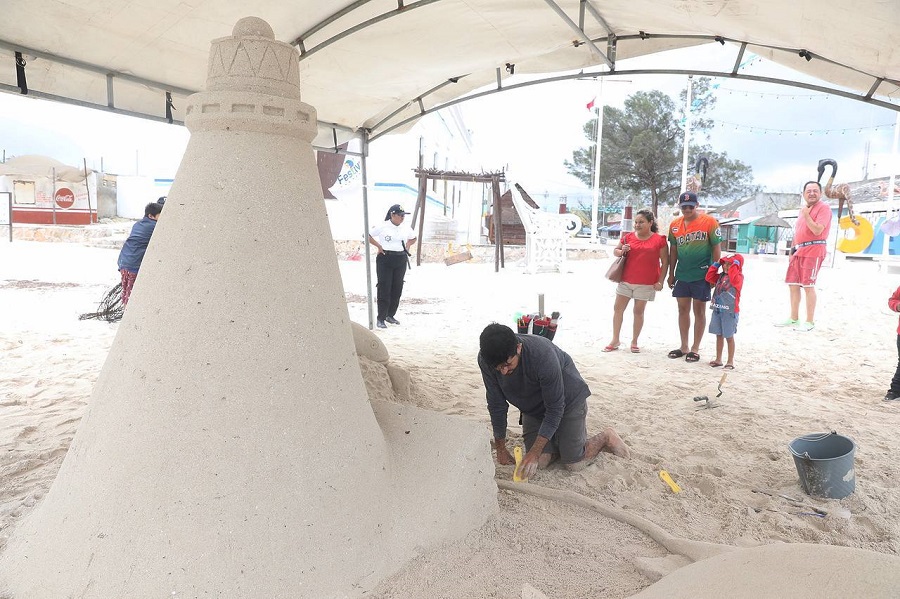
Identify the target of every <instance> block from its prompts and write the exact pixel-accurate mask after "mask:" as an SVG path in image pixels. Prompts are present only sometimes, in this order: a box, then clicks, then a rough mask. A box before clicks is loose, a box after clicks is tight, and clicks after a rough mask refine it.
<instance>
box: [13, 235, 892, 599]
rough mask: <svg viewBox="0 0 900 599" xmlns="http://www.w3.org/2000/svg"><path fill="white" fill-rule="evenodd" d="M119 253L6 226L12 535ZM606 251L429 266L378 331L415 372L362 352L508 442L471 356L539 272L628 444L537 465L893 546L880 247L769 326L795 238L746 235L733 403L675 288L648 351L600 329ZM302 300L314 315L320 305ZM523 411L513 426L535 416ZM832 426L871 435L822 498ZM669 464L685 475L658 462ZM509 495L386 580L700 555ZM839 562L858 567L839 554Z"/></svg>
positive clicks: (776, 530) (710, 525) (375, 382)
mask: <svg viewBox="0 0 900 599" xmlns="http://www.w3.org/2000/svg"><path fill="white" fill-rule="evenodd" d="M116 254H117V253H116V251H115V250H107V249H96V248H89V247H84V246H81V245H78V244H70V243H59V244H51V243H38V242H20V241H17V242H14V243H12V244H8V243H7V244H3V245H2V246H0V305H2V306H4V308H5V309H4V310H3V311H2V312H0V348H2V349H3V355H4V360H2V361H0V410H2V418H0V543H2V544H3V545H5V543H6V539H7V538H8V537H9V535H10V533H11V531H12V529H13V528H14V527H15V526H16V525H17V523H19V522H20V521H21V519H22V517H23V516H24V515H26V514H27V513H28V512H30V511H31V510H32V509H33V508H34V506H35V505H36V504H37V503H38V502H40V500H41V499H42V498H43V497H44V495H45V493H46V491H47V489H48V488H49V486H50V484H51V482H52V481H53V479H54V477H55V475H56V472H57V471H58V469H59V466H60V464H61V462H62V459H63V457H64V456H65V453H66V451H67V449H68V446H69V443H70V442H71V440H72V437H73V435H74V433H75V430H76V428H77V426H78V422H79V419H80V418H81V416H82V414H83V412H84V409H85V406H86V405H87V402H88V400H89V398H90V394H91V389H92V387H93V385H94V383H95V381H96V379H97V376H98V373H99V370H100V367H101V366H102V364H103V362H104V360H105V358H106V355H107V352H108V350H109V347H110V345H111V342H112V339H113V337H114V336H115V333H116V330H117V328H118V325H109V324H106V323H102V322H96V321H78V320H77V317H78V314H80V313H82V312H87V311H90V310H92V309H93V308H94V306H95V305H96V303H97V301H98V300H99V299H100V297H101V296H102V295H103V293H104V292H105V291H106V289H108V288H109V287H110V286H112V285H113V284H114V283H115V282H116V278H117V273H116V271H115V259H116ZM608 264H609V261H608V260H591V261H583V262H581V261H575V262H571V263H570V265H571V267H572V272H571V273H568V274H539V275H525V274H523V273H522V269H521V266H519V265H516V264H512V263H508V266H507V268H506V269H505V270H504V271H502V272H500V273H494V272H493V265H492V264H487V263H464V264H457V265H454V266H449V267H448V266H444V265H443V264H426V265H423V266H422V267H421V268H415V269H413V270H412V271H411V272H410V273H409V274H408V275H407V279H406V281H407V282H406V287H405V296H404V299H403V301H402V303H401V308H400V311H399V312H398V314H397V317H398V319H399V320H400V321H401V323H402V324H401V325H400V326H391V327H390V328H388V329H387V330H386V331H381V332H380V333H379V335H380V338H381V339H382V340H383V341H384V343H385V346H386V348H387V350H388V352H389V354H390V362H389V363H390V365H391V366H392V367H393V368H394V369H395V372H394V376H399V377H401V378H402V377H403V371H405V372H408V375H409V382H408V384H407V385H406V387H405V388H406V389H408V391H407V392H406V393H400V394H398V393H397V392H396V391H394V387H395V386H392V385H389V384H388V383H387V382H386V380H385V378H384V377H385V372H386V371H385V369H383V368H379V367H378V366H377V365H378V362H375V361H371V360H370V361H368V362H367V363H366V364H364V365H363V374H364V379H365V381H366V386H367V389H368V390H369V393H370V396H371V395H372V394H373V393H374V394H375V395H376V396H377V397H376V399H379V400H388V401H396V402H404V403H410V404H412V405H415V406H418V407H422V408H426V409H428V410H433V411H437V412H441V413H444V414H452V415H457V416H462V417H464V418H466V419H469V420H471V421H473V422H476V423H479V424H480V425H482V428H483V435H484V438H483V445H484V451H485V452H488V451H490V446H489V441H490V436H491V435H490V431H489V426H488V416H487V412H486V409H485V405H484V404H485V400H484V390H483V386H482V383H481V377H480V374H479V371H478V368H477V365H476V362H475V356H476V354H477V344H478V334H479V333H480V331H481V329H482V328H483V327H484V326H485V325H486V324H488V323H489V322H492V321H497V322H505V323H509V324H512V319H513V315H514V314H515V313H516V312H528V311H534V310H536V309H537V296H538V294H539V293H543V294H545V306H546V310H547V311H559V312H561V314H562V320H561V321H560V328H559V333H558V334H557V337H556V339H555V342H556V343H557V344H558V345H559V346H560V347H562V348H563V349H565V350H566V351H567V352H569V353H570V354H571V355H572V356H573V358H574V360H575V362H576V364H577V365H578V367H579V369H580V371H581V373H582V375H583V376H584V377H585V379H586V380H587V381H588V383H589V385H590V387H591V390H592V392H593V395H592V397H591V398H590V400H589V407H590V413H589V416H588V428H589V430H590V431H597V430H599V429H600V427H601V426H607V425H611V426H614V427H615V428H616V429H617V430H618V431H619V433H620V434H621V435H622V437H623V438H624V439H625V441H626V443H628V445H629V446H630V448H631V451H632V458H631V459H628V460H623V459H620V458H616V457H613V456H610V455H609V454H601V455H600V457H599V458H598V459H597V460H596V461H595V463H594V464H592V465H591V466H589V467H588V468H586V469H585V470H583V471H581V472H579V473H574V474H572V473H569V472H566V471H564V470H561V469H557V468H552V467H551V469H549V470H547V471H543V472H540V473H538V475H537V476H535V477H534V478H533V479H532V480H531V482H530V483H528V484H529V485H535V486H540V487H547V488H550V489H557V490H562V491H569V492H573V493H577V494H579V495H581V496H583V497H585V498H588V499H590V500H592V501H596V502H598V503H600V504H602V505H604V506H608V507H610V508H615V509H618V510H621V511H623V512H625V513H629V514H634V515H638V516H640V517H642V518H644V519H646V520H648V521H650V522H652V523H654V524H656V525H658V526H660V527H662V528H663V529H665V530H666V531H668V533H670V534H671V535H674V536H675V537H680V538H684V539H690V540H693V541H704V542H710V543H720V544H726V545H731V546H735V547H746V548H749V547H755V546H757V545H761V544H769V543H776V542H787V543H812V544H822V545H833V546H843V547H852V548H857V549H863V550H871V551H875V552H878V553H881V554H884V555H885V556H888V557H896V555H897V553H898V550H900V523H898V518H897V517H896V514H895V512H894V509H895V508H898V507H900V487H898V485H897V482H896V481H897V478H898V474H900V466H898V463H897V462H898V459H897V458H896V457H895V455H894V454H895V452H896V449H897V446H898V445H897V440H896V430H897V429H898V424H900V404H898V405H894V404H893V403H889V402H884V401H882V397H883V396H884V393H885V391H886V390H887V386H888V383H889V381H890V378H891V376H892V374H893V371H894V368H895V367H896V363H897V356H896V344H895V341H896V333H895V331H896V327H897V315H896V314H893V313H891V312H889V311H888V309H887V298H888V297H889V296H890V294H891V292H892V291H893V290H894V289H895V288H896V287H897V285H898V284H900V277H898V276H896V275H893V274H884V273H882V272H880V271H879V269H878V265H877V264H875V263H868V262H849V261H844V260H842V259H841V258H840V257H839V258H838V260H837V262H836V264H835V267H834V268H829V269H825V270H824V272H823V273H822V275H821V278H820V285H819V309H818V314H817V326H816V329H815V330H813V331H812V332H809V333H801V332H796V331H792V330H786V329H778V328H775V327H773V326H772V323H773V322H776V321H778V320H781V319H783V318H784V317H785V316H786V314H787V290H786V288H785V285H784V284H783V283H782V280H783V274H784V268H785V262H784V260H783V259H782V260H778V261H767V260H764V259H762V258H759V257H748V260H747V265H746V267H745V269H744V271H745V274H746V277H747V278H746V283H745V287H744V292H743V297H742V301H741V320H740V325H739V328H738V334H737V337H736V341H737V355H736V359H735V364H736V369H735V370H734V371H733V372H731V373H730V374H729V376H728V378H727V380H726V382H725V384H724V386H723V389H724V393H723V395H722V397H721V398H720V399H719V400H717V401H718V403H719V406H720V407H718V408H716V409H705V410H698V409H697V407H698V404H697V403H695V402H694V401H692V398H693V397H694V396H696V395H709V396H714V395H715V394H716V385H717V383H718V382H719V380H720V377H721V374H722V370H721V369H718V368H710V367H709V366H708V365H707V362H708V361H709V360H710V359H711V358H712V357H713V348H714V338H713V337H711V336H706V337H705V339H704V342H703V345H702V346H701V352H700V353H701V361H700V362H699V363H697V364H688V363H686V362H685V361H684V360H670V359H668V358H667V357H666V353H667V352H668V351H669V350H670V349H673V348H674V347H677V345H678V333H677V324H676V307H675V301H674V300H673V299H672V298H671V297H670V295H669V294H668V293H667V292H663V293H661V294H659V295H658V296H657V300H656V301H655V302H653V303H651V304H649V305H648V308H647V318H646V324H645V328H644V332H643V334H642V335H641V341H640V346H641V353H639V354H632V353H630V352H628V351H627V350H626V351H623V350H624V349H625V348H626V347H627V345H628V343H629V342H630V337H631V336H630V333H629V331H630V326H631V318H630V314H628V313H626V318H625V325H624V327H623V335H622V339H623V350H620V351H616V352H611V353H602V352H601V351H600V349H601V348H602V347H603V346H604V345H606V343H608V341H609V339H610V335H611V333H610V327H611V319H612V302H613V298H614V285H613V284H612V283H609V282H608V281H606V280H605V279H603V278H602V273H604V272H605V271H606V268H607V266H608ZM340 269H341V275H342V278H343V283H344V290H345V293H346V297H347V299H348V303H347V306H348V310H349V313H350V316H351V319H352V320H354V321H355V322H357V323H363V324H365V323H367V309H366V305H365V303H364V301H362V298H364V296H365V265H364V264H363V263H361V262H341V263H340ZM305 317H306V318H308V320H309V326H310V330H311V331H314V330H315V315H314V314H309V315H306V316H305ZM388 377H389V378H390V375H388ZM401 387H402V386H401ZM373 389H374V391H373ZM404 395H406V396H405V397H404ZM514 420H515V419H514V417H511V418H510V440H511V441H516V440H518V433H519V430H520V429H519V427H517V426H516V425H515V422H514ZM831 430H835V431H837V432H838V433H840V434H842V435H846V436H849V437H851V438H852V439H854V440H855V441H856V443H857V445H858V448H857V454H856V460H855V468H856V477H857V487H856V492H855V493H854V494H852V495H850V496H849V497H847V498H845V499H843V500H827V499H817V498H810V497H808V496H806V495H804V494H803V491H802V489H801V488H800V485H799V481H798V477H797V472H796V470H795V467H794V463H793V459H792V457H791V455H790V454H789V452H788V449H787V444H788V443H789V442H790V441H791V440H792V439H794V438H796V437H798V436H800V435H804V434H808V433H815V432H823V431H831ZM435 453H436V454H437V453H438V451H437V448H436V451H435ZM439 469H440V460H435V463H434V470H435V472H436V473H437V472H439ZM661 469H665V470H667V471H668V472H669V473H670V474H671V476H672V477H673V479H674V480H675V481H676V482H677V483H678V484H679V485H680V486H681V488H682V489H683V491H682V492H681V493H678V494H673V493H672V492H671V491H670V490H669V488H668V487H667V486H666V485H665V484H664V483H663V481H661V480H660V479H659V476H658V473H659V470H661ZM511 474H512V473H511V468H509V467H500V466H498V467H497V468H496V478H497V479H498V480H509V479H511ZM422 484H428V480H427V478H426V479H424V480H423V481H422ZM754 490H765V491H768V492H769V493H772V494H773V495H766V494H762V493H755V492H753V491H754ZM779 494H784V495H788V496H791V497H797V498H801V499H802V500H803V503H804V504H807V505H812V506H815V507H818V508H820V509H823V510H825V511H827V512H828V515H827V516H826V517H825V518H819V517H815V516H812V515H809V514H810V513H811V512H812V510H810V509H808V508H807V507H796V506H794V505H792V504H791V503H790V502H789V501H787V500H785V499H783V498H780V497H778V495H779ZM498 497H499V503H500V513H499V515H498V516H497V517H495V518H493V519H491V520H490V521H489V522H488V524H487V525H486V526H484V527H482V528H480V529H479V530H476V531H474V532H472V533H470V534H469V535H468V536H467V537H466V538H464V539H462V540H460V541H457V542H455V543H451V544H447V545H445V546H443V547H441V548H439V549H435V550H431V551H427V552H425V553H423V554H421V555H420V556H419V557H417V558H415V559H414V560H413V561H412V562H410V563H409V564H408V565H407V566H406V567H405V568H403V569H402V570H401V571H400V572H399V573H397V574H395V575H394V576H392V577H390V578H388V579H387V580H385V581H383V582H382V583H381V584H380V585H378V586H377V587H376V588H375V589H373V590H371V591H370V592H369V596H372V597H381V598H385V599H387V598H400V597H425V596H429V597H448V598H463V597H466V598H487V597H518V596H521V595H522V589H523V585H525V584H526V583H528V584H530V585H531V586H532V587H534V589H536V590H537V591H539V592H541V593H544V594H546V595H547V596H548V597H555V598H556V597H558V598H563V597H589V596H598V597H599V596H604V597H629V596H631V595H634V594H636V593H639V592H640V591H642V590H643V589H646V588H647V587H648V586H649V585H651V584H652V583H653V582H655V581H656V580H657V579H658V578H659V577H660V576H661V575H662V574H664V573H666V572H669V571H672V570H673V569H674V568H675V567H676V566H681V565H686V564H687V563H688V561H687V560H684V559H682V558H679V557H677V556H675V555H673V554H670V553H669V552H668V551H667V550H666V549H665V548H664V547H662V546H661V545H660V544H659V543H657V542H656V541H654V540H653V539H651V538H650V537H648V536H647V535H646V534H644V533H642V532H641V531H640V530H637V529H635V528H634V527H632V526H629V525H627V524H623V523H621V522H618V521H616V520H613V519H609V518H606V517H603V516H602V515H600V514H598V513H597V512H596V511H593V510H590V509H586V508H584V507H581V506H575V505H571V504H568V503H564V502H558V501H554V500H551V499H546V498H541V497H534V496H530V495H525V494H522V493H518V492H515V491H509V490H505V489H504V490H499V491H498ZM834 568H835V571H836V572H838V573H840V569H841V564H840V561H839V560H838V561H837V563H835V564H834ZM779 572H780V571H778V570H774V571H772V576H779V575H780V574H779ZM820 596H821V595H820Z"/></svg>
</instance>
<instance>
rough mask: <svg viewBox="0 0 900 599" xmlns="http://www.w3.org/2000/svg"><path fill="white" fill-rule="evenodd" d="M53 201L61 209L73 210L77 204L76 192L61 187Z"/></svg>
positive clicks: (54, 195)
mask: <svg viewBox="0 0 900 599" xmlns="http://www.w3.org/2000/svg"><path fill="white" fill-rule="evenodd" d="M53 200H54V201H55V202H56V205H57V206H59V207H60V208H71V207H72V206H73V205H74V204H75V192H73V191H72V190H71V189H69V188H68V187H60V188H59V189H57V190H56V193H55V194H53Z"/></svg>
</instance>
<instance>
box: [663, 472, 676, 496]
mask: <svg viewBox="0 0 900 599" xmlns="http://www.w3.org/2000/svg"><path fill="white" fill-rule="evenodd" d="M659 477H660V478H661V479H662V481H663V482H664V483H666V484H667V485H669V488H670V489H672V492H673V493H681V487H679V486H678V483H676V482H675V481H674V480H672V477H671V476H669V473H668V472H666V471H665V470H660V471H659Z"/></svg>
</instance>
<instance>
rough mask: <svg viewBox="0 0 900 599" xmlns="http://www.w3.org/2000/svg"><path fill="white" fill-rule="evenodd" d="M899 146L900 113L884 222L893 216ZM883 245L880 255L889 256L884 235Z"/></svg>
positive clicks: (895, 131)
mask: <svg viewBox="0 0 900 599" xmlns="http://www.w3.org/2000/svg"><path fill="white" fill-rule="evenodd" d="M898 145H900V112H898V113H897V120H896V121H895V122H894V146H893V148H892V149H891V160H890V162H889V164H890V165H891V166H890V169H891V178H890V179H889V181H888V196H887V211H886V212H885V221H887V219H889V218H892V217H893V216H894V186H895V185H896V184H897V167H898V166H900V160H897V158H898V155H897V147H898ZM882 237H883V238H884V245H882V246H881V255H882V256H890V255H891V238H890V237H888V235H887V234H886V233H883V234H882Z"/></svg>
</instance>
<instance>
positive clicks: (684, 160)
mask: <svg viewBox="0 0 900 599" xmlns="http://www.w3.org/2000/svg"><path fill="white" fill-rule="evenodd" d="M693 79H694V76H693V75H688V81H687V98H686V99H685V104H684V155H683V156H682V157H681V193H684V192H685V191H687V166H688V149H689V146H690V144H691V101H692V100H691V84H692V83H693Z"/></svg>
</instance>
